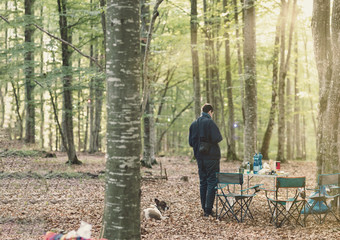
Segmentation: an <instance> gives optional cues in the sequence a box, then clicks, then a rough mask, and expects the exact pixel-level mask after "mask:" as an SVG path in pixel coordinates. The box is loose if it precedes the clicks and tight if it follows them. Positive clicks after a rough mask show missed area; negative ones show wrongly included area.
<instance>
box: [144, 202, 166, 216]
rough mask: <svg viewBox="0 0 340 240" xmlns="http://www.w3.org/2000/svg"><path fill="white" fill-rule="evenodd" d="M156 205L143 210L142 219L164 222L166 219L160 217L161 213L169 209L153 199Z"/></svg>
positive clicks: (164, 204) (164, 203)
mask: <svg viewBox="0 0 340 240" xmlns="http://www.w3.org/2000/svg"><path fill="white" fill-rule="evenodd" d="M155 203H156V205H154V204H152V205H150V207H149V208H147V209H144V210H143V212H144V217H145V218H146V219H147V220H149V219H156V220H164V219H166V218H167V217H163V216H162V213H161V211H162V212H164V211H165V210H167V209H169V207H168V205H167V204H166V202H164V201H159V200H158V199H157V198H155Z"/></svg>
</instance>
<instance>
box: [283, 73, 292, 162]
mask: <svg viewBox="0 0 340 240" xmlns="http://www.w3.org/2000/svg"><path fill="white" fill-rule="evenodd" d="M285 106H286V116H285V119H286V126H287V127H286V136H287V137H286V140H287V149H286V156H287V159H288V160H292V159H293V137H292V133H293V131H292V127H293V126H292V114H293V108H292V106H293V102H292V91H291V81H290V78H289V77H288V78H287V85H286V104H285Z"/></svg>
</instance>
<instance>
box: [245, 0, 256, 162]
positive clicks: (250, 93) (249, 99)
mask: <svg viewBox="0 0 340 240" xmlns="http://www.w3.org/2000/svg"><path fill="white" fill-rule="evenodd" d="M244 3H245V11H244V24H245V26H244V46H243V59H244V74H245V78H244V86H245V98H244V109H245V126H244V158H243V162H244V163H245V162H247V161H252V159H253V155H254V153H255V151H256V140H257V139H256V137H257V92H256V35H255V20H256V19H255V5H254V1H253V0H245V1H244Z"/></svg>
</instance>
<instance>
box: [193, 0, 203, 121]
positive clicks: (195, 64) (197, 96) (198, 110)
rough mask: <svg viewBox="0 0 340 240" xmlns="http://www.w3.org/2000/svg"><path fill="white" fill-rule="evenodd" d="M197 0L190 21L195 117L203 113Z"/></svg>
mask: <svg viewBox="0 0 340 240" xmlns="http://www.w3.org/2000/svg"><path fill="white" fill-rule="evenodd" d="M197 29H198V18H197V0H191V19H190V36H191V58H192V78H193V85H194V102H195V104H194V109H195V117H196V118H197V117H199V115H200V113H201V87H200V74H199V58H198V48H197Z"/></svg>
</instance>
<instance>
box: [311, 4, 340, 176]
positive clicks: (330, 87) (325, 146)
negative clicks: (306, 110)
mask: <svg viewBox="0 0 340 240" xmlns="http://www.w3.org/2000/svg"><path fill="white" fill-rule="evenodd" d="M312 31H313V39H314V51H315V58H316V63H317V68H318V74H319V86H320V89H319V92H320V100H319V104H320V109H319V116H318V117H319V125H318V139H319V142H318V149H317V150H318V151H317V166H318V173H332V172H339V140H338V139H339V132H338V131H339V113H340V106H339V105H340V95H339V92H340V78H339V75H340V1H339V0H335V1H334V2H333V9H332V17H331V23H330V3H329V2H328V1H326V2H325V1H320V0H315V1H314V6H313V19H312Z"/></svg>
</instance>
